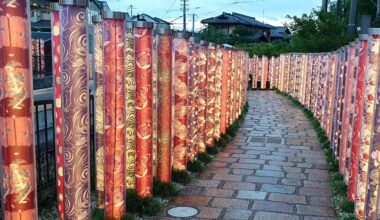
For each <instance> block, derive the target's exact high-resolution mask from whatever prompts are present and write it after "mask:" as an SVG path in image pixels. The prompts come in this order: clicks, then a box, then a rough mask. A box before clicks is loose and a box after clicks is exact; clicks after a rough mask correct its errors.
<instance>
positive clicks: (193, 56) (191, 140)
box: [169, 37, 199, 161]
mask: <svg viewBox="0 0 380 220" xmlns="http://www.w3.org/2000/svg"><path fill="white" fill-rule="evenodd" d="M198 49H199V45H198V39H197V38H195V37H190V38H189V74H188V82H189V100H188V107H187V109H188V110H187V111H188V122H187V123H188V134H187V136H188V152H187V159H188V160H190V161H193V160H194V159H195V156H196V154H197V145H198V142H199V140H198V137H199V135H198V134H199V131H198V130H199V129H198V96H199V94H198V59H199V53H198ZM169 153H170V152H169Z"/></svg>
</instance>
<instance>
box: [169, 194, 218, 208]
mask: <svg viewBox="0 0 380 220" xmlns="http://www.w3.org/2000/svg"><path fill="white" fill-rule="evenodd" d="M210 200H211V197H208V196H178V197H176V198H175V199H174V201H173V203H174V204H177V205H190V206H205V205H207V203H208V202H209V201H210Z"/></svg>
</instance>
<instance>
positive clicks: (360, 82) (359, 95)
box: [347, 34, 368, 201]
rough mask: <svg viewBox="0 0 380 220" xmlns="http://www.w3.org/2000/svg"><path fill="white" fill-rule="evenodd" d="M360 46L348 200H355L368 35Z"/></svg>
mask: <svg viewBox="0 0 380 220" xmlns="http://www.w3.org/2000/svg"><path fill="white" fill-rule="evenodd" d="M359 40H360V43H359V44H360V46H359V61H358V63H359V69H358V75H357V81H356V92H355V109H354V117H353V122H352V124H353V128H352V131H353V133H352V140H351V141H352V146H351V147H352V149H351V161H350V167H351V168H350V174H349V177H350V178H349V184H348V192H347V197H348V199H349V200H351V201H354V200H355V193H356V182H357V176H358V175H357V174H358V164H359V159H358V158H359V156H358V154H359V145H360V132H361V126H362V114H363V104H364V103H363V96H364V88H365V80H364V79H365V74H366V63H367V46H368V35H366V34H362V35H360V36H359Z"/></svg>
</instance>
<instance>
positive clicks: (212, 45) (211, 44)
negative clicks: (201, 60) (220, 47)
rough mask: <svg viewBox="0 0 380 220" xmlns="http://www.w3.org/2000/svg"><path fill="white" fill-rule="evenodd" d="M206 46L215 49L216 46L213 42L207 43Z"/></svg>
mask: <svg viewBox="0 0 380 220" xmlns="http://www.w3.org/2000/svg"><path fill="white" fill-rule="evenodd" d="M208 46H209V47H215V46H216V43H215V42H209V43H208Z"/></svg>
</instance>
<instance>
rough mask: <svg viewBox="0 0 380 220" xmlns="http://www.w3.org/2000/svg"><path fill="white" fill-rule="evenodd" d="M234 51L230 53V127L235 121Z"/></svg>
mask: <svg viewBox="0 0 380 220" xmlns="http://www.w3.org/2000/svg"><path fill="white" fill-rule="evenodd" d="M236 59H237V58H236V50H232V51H231V89H230V91H231V94H230V100H231V104H230V125H231V124H233V123H234V121H235V111H236V109H235V102H236V97H235V95H236V93H235V92H236V75H237V74H236Z"/></svg>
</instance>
